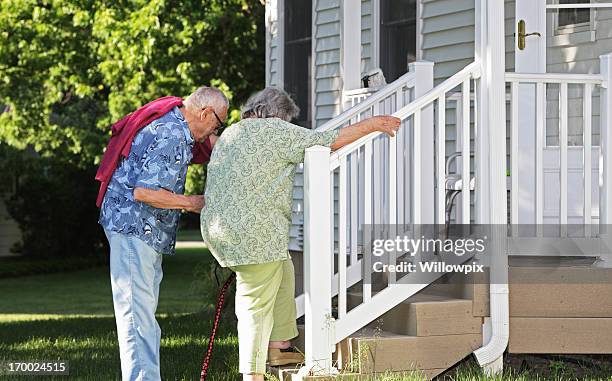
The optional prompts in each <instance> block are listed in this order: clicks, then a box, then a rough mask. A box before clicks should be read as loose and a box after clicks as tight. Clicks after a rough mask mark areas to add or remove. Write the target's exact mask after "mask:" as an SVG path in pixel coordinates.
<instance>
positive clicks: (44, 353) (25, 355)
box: [0, 311, 240, 381]
mask: <svg viewBox="0 0 612 381" xmlns="http://www.w3.org/2000/svg"><path fill="white" fill-rule="evenodd" d="M225 316H227V317H226V319H224V320H223V321H222V323H221V325H220V328H219V331H218V336H217V341H216V342H215V352H214V355H213V359H212V362H211V367H210V372H209V377H208V380H210V381H222V380H223V381H231V380H239V379H240V377H239V374H238V369H237V364H238V347H237V338H236V333H235V321H234V319H233V316H231V313H228V311H226V312H225ZM211 317H212V313H210V312H202V313H196V314H189V315H168V316H161V317H158V321H159V324H160V326H161V329H162V343H161V372H162V379H163V380H195V379H198V378H199V374H200V366H201V362H202V358H203V355H204V352H205V349H206V345H207V343H208V335H209V333H210V329H211V325H212V321H211ZM0 332H2V334H1V337H2V340H1V341H0V360H12V361H27V360H38V361H43V360H44V361H51V360H66V361H69V362H70V376H68V377H66V376H60V377H45V379H46V380H66V379H69V380H119V379H120V373H121V370H120V362H119V350H118V347H117V339H116V330H115V321H114V318H113V317H67V318H61V319H52V320H34V321H17V322H3V323H0ZM31 378H32V377H31V376H23V377H12V378H11V377H2V379H3V380H4V379H7V380H27V379H31Z"/></svg>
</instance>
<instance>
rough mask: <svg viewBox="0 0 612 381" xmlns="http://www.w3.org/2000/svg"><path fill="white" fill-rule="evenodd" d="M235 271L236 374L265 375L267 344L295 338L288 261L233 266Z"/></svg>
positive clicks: (291, 272) (294, 312) (289, 265)
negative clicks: (238, 361) (238, 372)
mask: <svg viewBox="0 0 612 381" xmlns="http://www.w3.org/2000/svg"><path fill="white" fill-rule="evenodd" d="M232 270H233V271H235V272H236V316H237V317H238V349H239V353H240V364H239V368H238V369H239V371H240V373H243V374H264V373H265V371H266V357H267V355H268V342H269V341H284V340H291V339H292V338H294V337H296V336H297V335H298V330H297V325H296V321H295V319H296V310H295V274H294V271H293V262H292V261H291V259H287V260H284V261H278V262H270V263H263V264H256V265H240V266H233V267H232Z"/></svg>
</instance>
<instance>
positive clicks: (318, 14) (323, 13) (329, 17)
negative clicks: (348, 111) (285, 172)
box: [313, 0, 342, 128]
mask: <svg viewBox="0 0 612 381" xmlns="http://www.w3.org/2000/svg"><path fill="white" fill-rule="evenodd" d="M314 3H315V14H314V15H313V20H314V23H313V36H314V39H313V46H314V49H313V50H314V57H313V59H314V63H315V67H314V80H313V89H314V102H313V103H314V117H313V127H314V128H316V127H319V126H320V125H322V124H323V123H325V122H327V121H328V120H329V119H331V118H333V117H334V116H336V115H338V114H339V113H340V99H341V91H342V76H341V73H342V71H341V67H340V55H341V50H340V49H341V45H342V43H341V38H340V33H341V30H342V24H341V15H342V8H341V0H314Z"/></svg>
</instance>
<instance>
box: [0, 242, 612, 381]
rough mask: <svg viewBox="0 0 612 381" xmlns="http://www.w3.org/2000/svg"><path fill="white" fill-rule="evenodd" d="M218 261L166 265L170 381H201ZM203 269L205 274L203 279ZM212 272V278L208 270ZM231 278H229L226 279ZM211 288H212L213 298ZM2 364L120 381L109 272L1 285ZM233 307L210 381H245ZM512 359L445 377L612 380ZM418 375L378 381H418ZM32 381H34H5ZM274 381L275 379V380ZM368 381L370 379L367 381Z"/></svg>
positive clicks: (548, 361) (609, 366) (549, 359)
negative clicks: (61, 363) (64, 368)
mask: <svg viewBox="0 0 612 381" xmlns="http://www.w3.org/2000/svg"><path fill="white" fill-rule="evenodd" d="M211 263H212V257H211V255H210V253H208V252H207V251H205V250H201V249H180V250H178V251H177V254H176V256H172V257H168V256H167V257H164V264H163V269H164V280H163V282H162V286H161V290H160V300H159V307H158V321H159V324H160V326H161V329H162V342H161V371H162V379H163V380H171V381H172V380H195V379H197V378H198V377H199V372H200V366H201V361H202V356H203V354H204V351H205V348H206V344H207V341H208V334H209V332H210V329H211V320H212V307H213V306H212V302H213V301H214V292H213V291H211V290H215V289H216V284H215V283H214V281H209V280H207V279H208V278H207V276H206V272H207V271H206V268H207V265H208V264H211ZM196 269H199V270H198V271H196ZM202 269H204V270H202ZM222 278H223V277H222ZM205 288H208V290H206V289H205ZM0 295H2V296H3V297H2V298H0V360H19V361H24V360H38V361H41V360H47V361H48V360H68V361H69V362H70V376H69V377H65V376H62V377H55V378H53V377H45V378H44V379H45V380H66V379H69V380H92V381H93V380H96V381H98V380H104V381H106V380H109V381H110V380H119V379H120V368H119V353H118V348H117V340H116V331H115V322H114V317H113V310H112V301H111V291H110V283H109V277H108V267H106V266H102V267H96V268H92V269H87V270H79V271H71V272H64V273H53V274H43V275H30V276H22V277H16V278H6V279H0ZM232 310H233V308H232V306H231V305H229V306H228V309H227V310H226V312H225V315H224V320H223V322H222V324H221V325H220V330H219V333H218V336H217V342H216V346H215V353H214V356H213V360H212V363H211V368H210V372H209V378H208V380H209V381H232V380H239V379H240V375H239V374H238V370H237V364H238V347H237V345H238V342H237V337H236V332H235V318H234V316H233V311H232ZM599 360H601V359H599V358H597V357H592V358H590V357H586V358H578V359H576V358H569V357H559V356H513V355H509V356H507V357H506V366H505V369H506V370H505V371H504V373H503V374H502V375H501V376H497V377H486V376H484V375H483V373H482V372H481V370H480V368H479V367H478V366H477V365H476V363H475V361H474V360H473V359H470V360H468V361H466V362H463V363H462V364H460V365H458V366H457V367H455V368H454V369H452V370H450V371H448V372H446V373H445V374H444V375H443V376H441V377H440V379H442V380H448V381H485V380H486V381H493V380H494V381H527V380H578V379H580V380H610V381H612V358H610V357H609V356H608V357H606V358H603V360H602V361H599ZM420 378H421V377H420V376H419V375H418V374H414V375H409V376H398V375H394V374H391V373H389V374H383V375H378V376H377V377H376V378H372V380H379V381H416V380H419V379H420ZM0 379H1V380H29V379H32V377H21V378H20V377H12V378H10V377H2V376H0ZM270 379H274V378H273V377H270ZM361 380H362V381H363V379H361Z"/></svg>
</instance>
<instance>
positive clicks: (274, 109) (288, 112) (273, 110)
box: [241, 87, 300, 122]
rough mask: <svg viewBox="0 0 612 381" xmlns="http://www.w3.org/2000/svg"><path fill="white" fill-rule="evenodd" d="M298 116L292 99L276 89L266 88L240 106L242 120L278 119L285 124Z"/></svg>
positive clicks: (296, 107) (298, 112)
mask: <svg viewBox="0 0 612 381" xmlns="http://www.w3.org/2000/svg"><path fill="white" fill-rule="evenodd" d="M299 114H300V108H299V107H298V106H297V105H296V104H295V102H294V101H293V99H291V97H290V96H289V94H287V92H285V91H284V90H282V89H279V88H278V87H266V88H265V89H263V90H261V91H259V92H257V93H255V94H253V95H251V97H250V98H249V100H247V102H246V103H245V104H244V106H242V114H241V117H242V119H245V118H280V119H283V120H285V121H287V122H289V121H291V119H293V118H295V117H297V116H298V115H299Z"/></svg>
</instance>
